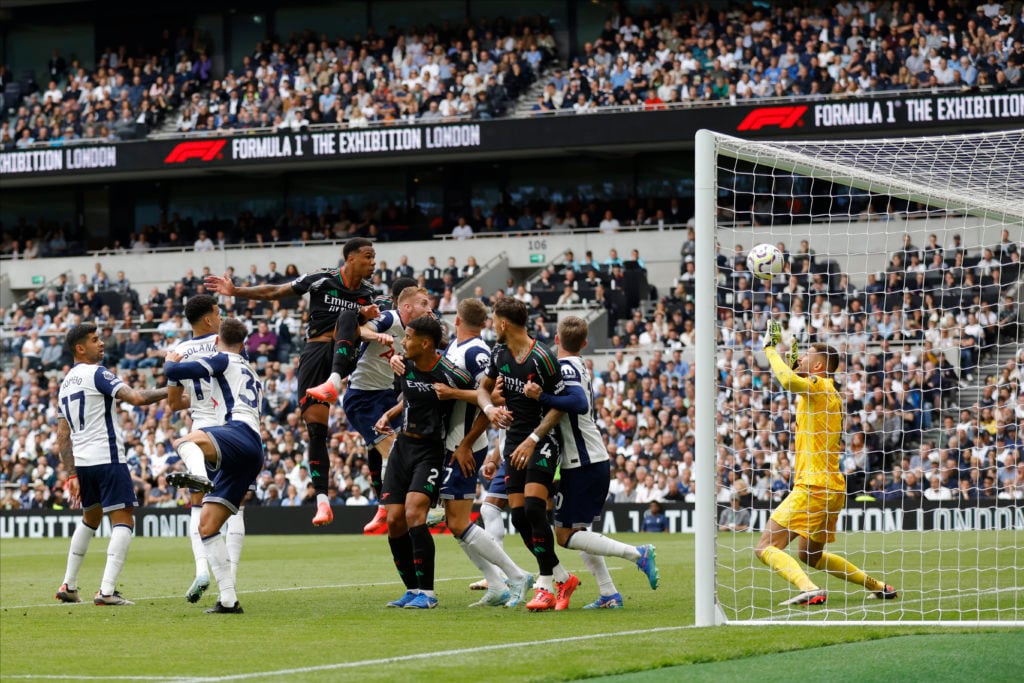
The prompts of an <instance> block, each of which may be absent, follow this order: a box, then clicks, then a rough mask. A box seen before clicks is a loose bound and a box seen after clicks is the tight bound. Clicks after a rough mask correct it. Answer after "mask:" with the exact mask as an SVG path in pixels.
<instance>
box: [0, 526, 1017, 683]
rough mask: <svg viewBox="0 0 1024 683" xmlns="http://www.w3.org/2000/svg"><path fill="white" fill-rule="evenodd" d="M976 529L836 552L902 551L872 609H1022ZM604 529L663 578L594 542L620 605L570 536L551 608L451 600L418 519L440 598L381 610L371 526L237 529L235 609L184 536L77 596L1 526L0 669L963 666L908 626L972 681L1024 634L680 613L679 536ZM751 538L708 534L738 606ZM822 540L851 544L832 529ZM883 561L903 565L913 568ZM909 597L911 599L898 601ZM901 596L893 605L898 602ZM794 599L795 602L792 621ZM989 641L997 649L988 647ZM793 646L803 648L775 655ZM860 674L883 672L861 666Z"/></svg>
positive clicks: (756, 579) (60, 546) (146, 672)
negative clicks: (200, 579)
mask: <svg viewBox="0 0 1024 683" xmlns="http://www.w3.org/2000/svg"><path fill="white" fill-rule="evenodd" d="M987 533H990V532H983V533H982V534H979V535H975V534H970V535H964V538H960V537H959V536H957V534H955V533H954V532H943V533H938V532H934V533H928V534H905V535H902V534H864V535H862V536H860V537H859V538H863V539H871V540H870V541H860V540H858V541H856V543H859V544H861V545H859V546H856V547H858V548H861V549H862V550H863V553H862V554H861V555H858V556H854V554H853V553H851V559H853V560H854V561H856V562H862V563H863V564H864V565H865V567H866V568H869V569H870V568H871V565H872V562H875V561H877V562H879V563H883V564H885V568H886V571H887V572H889V573H894V572H895V570H896V566H895V563H896V562H898V561H902V562H908V563H916V565H911V566H908V567H906V569H910V568H915V569H916V570H917V571H918V572H920V573H919V574H918V575H919V576H922V577H924V583H923V584H922V585H921V586H918V587H911V586H906V585H904V586H900V589H901V591H903V592H904V594H905V595H907V596H908V597H907V600H908V603H909V604H908V605H903V606H900V605H899V604H898V603H892V604H890V603H886V604H885V605H882V606H881V607H879V606H878V605H875V606H874V607H873V608H872V609H875V610H878V609H880V610H883V611H884V612H886V613H889V612H891V614H890V615H889V616H890V617H895V616H902V618H904V619H908V618H915V619H918V618H919V619H935V618H940V617H941V618H943V619H951V618H953V616H954V611H955V610H956V609H962V610H965V615H966V616H970V617H972V618H994V617H993V615H994V614H995V611H994V610H995V609H996V608H998V609H999V613H1000V615H1001V618H1002V619H1008V618H1011V617H1010V616H1009V615H1012V618H1014V619H1016V620H1018V621H1020V620H1024V589H1022V586H1024V576H1022V570H1021V565H1022V562H1021V560H1022V559H1024V558H1022V557H1021V555H1022V554H1024V550H1022V549H1021V545H1022V543H1021V538H1020V537H1019V536H1015V535H1014V534H1013V533H1008V532H1000V533H1001V534H1002V535H1001V536H999V538H998V539H997V538H995V535H994V532H992V533H993V537H992V538H986V534H987ZM900 536H905V538H900ZM968 537H969V538H972V539H973V538H978V539H980V540H979V541H978V543H977V545H978V547H977V548H975V547H967V548H965V549H961V552H962V553H965V555H964V556H963V557H961V558H960V560H961V561H966V560H970V561H971V562H979V566H988V567H992V568H993V569H992V571H980V572H974V573H973V574H971V575H970V577H969V581H970V582H971V584H970V585H971V587H972V588H971V589H972V590H973V591H974V593H976V594H977V595H973V596H972V597H971V598H970V600H967V601H965V600H964V599H963V598H962V597H960V598H958V597H956V596H949V595H947V593H948V592H949V588H950V587H952V586H954V585H956V582H957V581H958V580H961V581H963V579H962V578H961V579H958V578H957V576H958V575H963V572H962V571H961V570H962V566H958V565H956V564H955V560H956V558H955V557H954V555H955V553H954V551H953V549H955V548H956V547H957V545H956V544H957V543H958V542H960V543H962V542H964V540H965V539H966V538H968ZM617 538H619V539H620V540H623V541H625V542H628V543H647V542H654V543H656V544H657V546H658V566H659V569H660V572H661V577H662V584H661V587H660V588H659V589H658V590H657V591H652V590H651V589H650V588H649V587H648V585H647V581H646V578H645V577H644V576H643V575H642V574H640V573H639V572H638V571H637V570H636V569H635V568H634V567H633V566H632V565H631V564H630V563H628V562H626V561H624V560H617V559H611V560H609V566H610V567H611V569H612V576H613V578H614V579H615V582H616V584H617V586H618V588H619V590H620V592H621V593H622V594H623V596H624V598H625V609H622V610H582V609H580V607H582V605H583V604H585V603H586V602H590V601H591V600H593V599H594V598H595V597H596V595H597V589H596V586H595V585H594V581H593V579H592V578H591V577H590V576H589V575H586V574H585V572H584V570H583V567H582V562H581V561H580V560H579V557H578V556H577V554H576V553H575V552H570V551H565V550H564V549H560V550H561V552H560V557H561V558H562V561H563V563H564V564H565V565H566V566H567V567H568V568H569V569H570V570H573V571H576V572H578V573H580V578H581V579H582V581H583V585H582V586H581V588H580V589H579V590H578V592H577V594H576V596H574V598H573V606H572V608H571V609H570V610H568V611H565V612H558V613H542V614H531V613H528V612H526V611H525V610H523V609H519V610H515V611H511V610H505V609H501V608H473V609H470V608H468V607H467V605H468V604H469V603H470V602H472V601H474V600H475V599H476V598H478V597H479V595H480V593H477V592H471V591H469V590H468V588H467V587H468V584H469V583H470V582H471V581H473V580H475V579H476V578H477V575H476V570H475V568H474V567H473V566H472V565H471V564H470V562H469V561H468V560H467V559H466V557H465V556H464V555H463V553H462V552H461V551H460V550H459V549H458V548H457V546H456V544H455V542H454V540H453V539H452V538H450V537H447V536H437V537H435V540H436V542H437V549H438V554H437V558H438V562H437V564H438V572H437V575H438V585H437V590H438V597H439V599H440V601H441V606H440V608H438V609H436V610H432V611H425V612H419V611H415V612H414V611H411V610H389V609H385V608H384V603H385V602H387V601H388V600H390V599H393V598H395V597H398V596H399V595H400V594H401V593H402V592H403V589H402V587H401V585H400V584H399V582H398V578H397V576H396V574H395V572H394V568H393V566H392V563H391V557H390V554H389V552H388V548H387V542H386V540H385V539H384V538H383V537H361V536H360V537H355V536H326V535H325V536H320V537H316V536H250V537H248V538H247V539H246V545H245V550H244V553H243V558H242V566H241V570H240V572H239V591H240V600H241V602H242V605H243V606H244V608H245V611H246V613H245V614H244V615H240V616H234V615H207V614H204V613H203V609H205V608H207V607H209V606H211V605H212V604H213V602H214V601H215V600H216V594H215V588H214V589H211V592H209V593H207V595H206V596H205V597H204V598H203V600H202V601H201V602H200V603H199V604H197V605H190V604H188V603H187V602H185V600H184V598H183V597H182V595H183V594H184V591H185V589H186V588H187V587H188V584H189V583H190V581H191V578H192V559H191V552H190V550H189V546H188V542H187V540H185V539H180V538H179V539H158V538H136V539H134V541H133V543H132V547H131V550H130V552H129V557H128V562H127V564H126V566H125V569H124V572H123V573H122V576H121V583H120V589H121V591H122V592H123V593H124V595H125V596H126V597H128V598H129V599H132V600H135V601H136V603H137V604H136V605H135V606H133V607H120V608H113V607H102V608H101V607H95V606H93V605H92V604H91V603H89V602H86V603H84V604H81V605H60V604H58V603H56V602H55V601H54V600H53V594H54V591H55V590H56V588H57V587H58V584H59V583H60V581H61V578H62V576H63V571H64V562H65V557H66V553H67V549H68V540H67V539H54V540H48V539H47V540H6V539H5V540H4V541H2V542H0V680H4V681H7V680H10V681H21V680H37V681H43V680H68V681H74V680H93V681H123V680H140V681H206V682H210V683H214V682H216V681H229V680H239V681H246V680H254V681H259V680H264V681H277V680H287V681H338V680H358V681H360V682H363V681H388V682H389V683H394V681H396V680H399V681H401V680H407V681H411V682H416V681H435V680H436V681H441V680H444V681H476V680H493V681H558V680H574V679H575V680H578V679H584V678H592V677H598V676H617V678H614V679H613V680H618V681H634V680H635V681H679V680H689V679H692V680H734V679H741V678H748V677H750V676H751V675H752V671H753V670H752V669H751V668H750V667H755V670H756V671H758V672H759V673H758V677H759V678H761V679H763V680H774V679H771V678H770V676H768V677H766V676H765V675H762V674H764V672H765V671H767V670H769V669H766V668H765V667H769V666H770V667H772V668H775V667H777V666H778V664H777V663H772V662H775V660H773V659H772V658H773V657H774V658H779V657H781V658H782V659H781V660H780V661H782V662H786V661H792V662H793V666H794V667H795V668H796V670H801V669H802V670H804V671H809V670H810V667H811V664H809V663H806V662H813V661H814V653H815V651H816V650H815V649H816V648H827V649H822V650H821V651H820V652H821V653H822V654H826V653H828V655H829V660H830V661H844V660H845V661H852V660H849V659H846V658H847V657H860V658H864V657H865V656H866V655H865V654H863V653H864V652H870V653H871V656H872V657H874V658H876V659H877V663H875V662H873V663H872V665H871V666H870V668H868V669H866V670H865V671H864V672H863V675H862V674H861V673H858V674H857V676H856V678H857V680H859V681H865V680H897V679H900V678H902V679H903V680H920V679H921V677H922V675H923V674H924V673H925V672H927V673H928V678H930V679H934V680H936V681H942V680H959V681H962V680H965V679H964V677H963V675H962V674H957V671H958V670H959V669H957V668H955V667H953V668H951V667H950V666H945V667H942V668H940V665H941V662H943V661H944V660H943V659H942V658H941V657H933V658H926V659H925V660H924V661H921V658H919V657H918V658H910V657H907V656H906V653H907V652H915V653H916V652H927V651H928V650H929V649H931V648H932V646H931V645H928V644H927V643H928V642H929V641H926V640H922V641H920V643H918V644H914V638H923V639H928V638H932V639H934V638H940V639H941V638H946V637H949V636H950V635H955V638H956V642H957V643H958V644H959V645H958V652H957V655H958V656H957V657H956V658H955V662H956V664H957V666H959V667H960V668H962V669H964V670H966V671H968V672H973V674H975V676H974V678H975V680H981V678H978V676H981V675H982V672H986V675H985V676H983V678H984V680H987V681H999V680H1013V679H1014V678H1015V674H1014V673H1013V672H1014V671H1017V672H1019V668H1018V667H1019V660H1018V659H1017V658H1018V656H1019V653H1020V652H1022V651H1024V631H1022V630H1020V629H1017V630H1012V629H1005V628H999V629H995V633H996V634H997V635H998V640H996V641H993V636H992V634H991V633H989V632H986V631H992V629H988V630H986V629H974V628H962V627H954V628H948V627H944V626H942V627H930V626H889V625H885V626H877V625H858V626H844V627H837V628H808V627H807V625H806V623H803V624H794V625H773V626H763V625H762V626H744V627H740V626H723V627H716V628H707V629H697V628H692V624H693V604H694V582H693V537H692V536H689V535H661V534H659V535H644V534H636V535H630V534H620V535H618V536H617ZM922 539H926V540H922ZM754 541H755V538H754V536H753V535H750V534H738V535H736V536H726V537H723V538H722V539H721V540H720V543H719V548H718V553H719V559H720V562H723V563H725V564H727V565H729V566H732V567H734V568H735V571H733V572H731V576H732V577H734V579H730V578H729V577H728V576H723V585H722V586H720V591H721V592H722V597H723V603H724V604H726V606H727V607H729V608H730V609H734V608H736V609H737V611H736V614H737V615H738V616H740V617H744V618H763V617H765V616H767V607H768V605H769V604H770V602H771V601H773V600H774V601H778V600H780V599H782V598H783V596H784V595H786V594H787V593H786V591H787V589H786V588H785V587H784V586H783V585H781V583H780V582H778V580H773V579H772V578H771V576H770V575H769V574H768V571H767V569H764V568H762V567H757V566H755V565H754V564H752V563H751V562H750V561H749V558H748V557H747V555H748V550H749V549H750V548H752V545H753V542H754ZM897 542H902V543H903V544H904V545H907V544H911V545H912V546H913V547H912V550H913V553H895V552H891V553H890V552H887V550H895V548H896V546H895V545H892V544H895V543H897ZM863 543H871V544H877V547H867V546H864V545H863ZM887 544H888V545H887ZM506 545H507V547H508V548H509V549H510V552H511V554H512V555H513V557H514V558H515V559H516V560H517V561H518V562H519V563H520V564H521V565H523V566H524V567H527V568H531V567H533V566H535V565H533V563H532V560H531V558H530V557H529V555H528V554H527V552H526V550H525V549H524V548H522V547H521V544H520V543H518V539H517V538H515V537H509V538H508V539H507V544H506ZM838 545H839V547H841V548H842V547H846V548H852V547H854V544H853V543H852V542H850V541H849V540H845V541H844V540H843V539H842V538H841V539H838ZM890 545H891V547H890ZM105 548H106V539H95V540H94V541H93V544H92V546H91V548H90V552H89V556H88V557H87V558H86V561H85V563H84V566H83V568H82V572H81V581H80V585H81V591H82V595H83V598H85V599H88V597H89V596H91V595H92V593H93V592H94V591H95V590H96V587H97V585H98V584H99V579H100V574H101V572H102V566H103V563H104V561H105V553H104V551H105ZM872 552H875V553H876V554H875V556H874V559H872ZM886 563H887V564H886ZM724 574H725V572H723V575H724ZM899 576H900V579H901V580H903V581H908V580H909V578H910V577H911V576H913V575H912V574H909V573H906V572H904V573H902V574H900V575H899ZM841 583H842V582H837V581H832V580H830V582H829V583H828V584H827V586H828V588H829V589H830V591H832V592H831V593H830V599H829V608H830V609H831V610H832V614H831V616H832V617H835V616H837V615H838V614H839V612H840V611H843V614H845V616H846V617H847V618H849V619H866V618H868V619H877V618H880V614H881V613H880V612H877V611H874V612H869V613H867V616H865V613H864V612H863V609H864V603H863V600H861V599H860V597H859V595H856V594H855V592H854V591H846V589H845V587H844V586H842V585H841ZM769 589H771V590H769ZM773 591H774V592H773ZM932 598H934V600H932ZM929 600H931V601H930V602H929ZM727 601H728V602H727ZM736 606H738V607H736ZM911 606H912V611H913V613H914V614H913V615H911V614H910V612H909V611H907V610H909V609H910V607H911ZM901 609H902V610H904V613H903V614H902V615H899V614H898V612H899V610H901ZM857 610H861V611H857ZM807 614H808V613H807V612H806V611H804V612H800V613H796V614H794V617H795V619H796V620H797V621H803V622H806V620H807V619H808V617H807V616H806V615H807ZM821 614H829V613H828V611H822V612H820V613H819V614H818V615H812V618H822V617H821ZM927 634H938V635H927ZM896 636H904V637H896ZM906 636H910V638H907V637H906ZM995 643H998V644H1000V647H993V645H994V644H995ZM855 647H859V648H861V650H859V651H856V652H860V654H856V652H852V651H851V653H850V654H849V655H844V654H843V652H844V650H843V648H855ZM936 647H939V648H940V649H941V647H942V646H941V645H939V646H936ZM798 650H799V651H802V653H797V652H796V651H798ZM800 656H806V658H807V659H791V658H798V657H800ZM929 666H931V667H933V668H934V669H935V671H931V670H930V669H929ZM708 667H712V668H708ZM713 667H719V668H713ZM722 667H724V668H722ZM730 667H731V668H730ZM805 667H806V668H805ZM901 671H902V672H903V673H902V674H901V673H900V672H901ZM879 672H882V673H884V674H885V677H883V678H878V677H877V674H878V673H879ZM851 673H853V672H852V671H851ZM623 674H627V675H623ZM787 680H792V674H790V675H789V677H788V678H787Z"/></svg>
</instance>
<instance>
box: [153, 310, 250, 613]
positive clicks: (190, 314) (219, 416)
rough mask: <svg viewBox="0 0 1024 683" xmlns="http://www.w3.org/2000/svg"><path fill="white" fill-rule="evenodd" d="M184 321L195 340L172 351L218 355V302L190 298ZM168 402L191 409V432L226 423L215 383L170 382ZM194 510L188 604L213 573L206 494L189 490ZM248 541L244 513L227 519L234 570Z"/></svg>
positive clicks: (186, 354)
mask: <svg viewBox="0 0 1024 683" xmlns="http://www.w3.org/2000/svg"><path fill="white" fill-rule="evenodd" d="M185 319H186V320H188V323H189V325H190V326H191V327H192V337H191V338H189V339H185V340H183V341H181V342H179V343H178V344H176V345H175V347H174V348H173V349H172V351H174V352H175V353H177V354H179V355H180V356H181V360H191V359H192V357H193V356H197V355H212V354H214V353H217V331H218V330H219V329H220V323H221V317H220V307H219V306H218V305H217V299H216V298H214V297H212V296H210V295H209V294H197V295H196V296H193V297H190V298H189V300H188V303H187V304H185ZM167 386H168V393H167V403H168V404H169V405H170V406H171V410H188V413H189V417H191V418H192V429H193V430H196V429H201V428H203V427H217V426H220V425H222V424H224V406H223V405H221V404H216V403H214V402H213V401H212V400H209V399H210V397H211V396H212V395H213V380H198V379H196V380H188V381H185V382H177V381H174V380H171V381H168V383H167ZM189 497H190V499H191V501H192V509H191V511H190V513H191V514H190V515H189V523H188V535H189V538H190V539H191V541H192V556H193V557H194V558H195V564H196V574H195V578H194V579H193V580H192V585H191V586H189V589H188V591H187V592H186V593H185V599H186V600H188V601H189V602H198V601H199V599H200V598H201V597H202V596H203V593H204V592H205V591H206V589H207V588H209V587H210V571H209V568H208V566H207V561H206V546H205V545H203V540H202V539H201V538H200V537H199V516H200V513H201V512H202V509H203V492H202V491H190V493H189ZM244 539H245V516H244V510H243V509H242V508H240V509H239V511H238V513H236V514H234V515H231V517H229V518H228V521H227V526H226V528H225V542H226V543H227V547H228V556H229V557H230V559H231V568H232V570H233V571H237V570H238V561H239V558H240V557H241V555H242V542H243V541H244Z"/></svg>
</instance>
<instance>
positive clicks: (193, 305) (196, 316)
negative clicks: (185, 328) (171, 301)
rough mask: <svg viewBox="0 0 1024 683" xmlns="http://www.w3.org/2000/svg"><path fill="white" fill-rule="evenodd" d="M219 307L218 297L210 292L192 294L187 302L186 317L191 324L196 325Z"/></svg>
mask: <svg viewBox="0 0 1024 683" xmlns="http://www.w3.org/2000/svg"><path fill="white" fill-rule="evenodd" d="M215 308H217V299H216V298H215V297H212V296H210V295H209V294H196V295H195V296H190V297H189V299H188V303H187V304H185V319H186V320H188V324H189V325H195V324H196V323H197V322H199V321H200V320H202V319H203V316H206V315H209V314H210V313H212V312H213V310H214V309H215Z"/></svg>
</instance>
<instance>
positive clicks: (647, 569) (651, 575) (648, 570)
mask: <svg viewBox="0 0 1024 683" xmlns="http://www.w3.org/2000/svg"><path fill="white" fill-rule="evenodd" d="M636 549H637V550H638V551H640V559H639V560H637V561H636V568H637V569H639V570H640V571H642V572H643V573H644V574H646V575H647V582H648V583H650V584H651V589H652V590H658V582H659V580H660V577H659V576H658V564H657V562H656V560H657V553H656V552H655V549H654V546H653V545H651V544H649V543H648V544H647V545H639V546H637V547H636Z"/></svg>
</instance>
